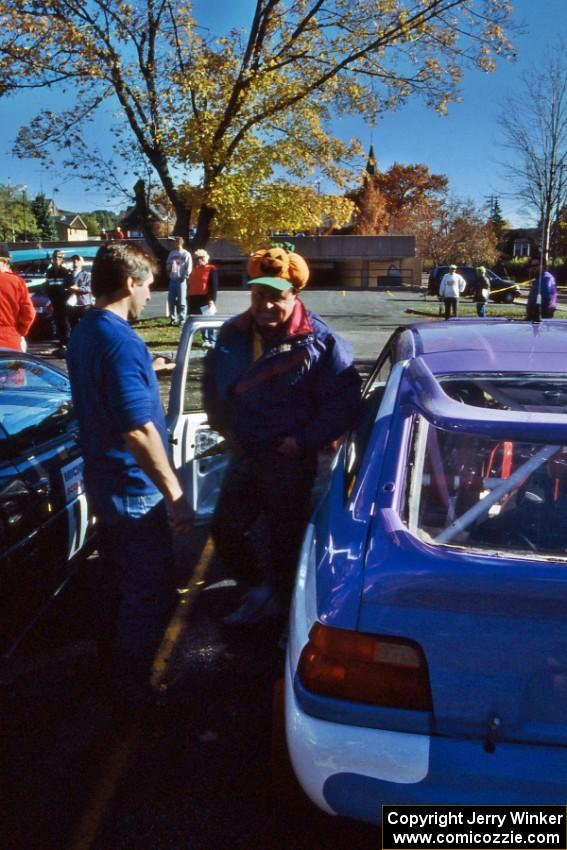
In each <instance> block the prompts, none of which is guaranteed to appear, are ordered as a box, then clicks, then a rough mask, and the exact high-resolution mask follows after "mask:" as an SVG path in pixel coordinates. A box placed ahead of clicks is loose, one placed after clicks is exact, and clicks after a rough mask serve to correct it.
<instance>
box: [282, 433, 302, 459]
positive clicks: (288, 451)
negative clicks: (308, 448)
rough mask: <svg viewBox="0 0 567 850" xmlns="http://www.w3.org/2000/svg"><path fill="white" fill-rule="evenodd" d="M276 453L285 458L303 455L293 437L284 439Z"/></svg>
mask: <svg viewBox="0 0 567 850" xmlns="http://www.w3.org/2000/svg"><path fill="white" fill-rule="evenodd" d="M276 451H277V452H278V454H280V455H285V457H301V455H302V454H303V452H302V451H301V449H300V448H299V446H298V445H297V440H296V439H295V437H284V438H283V440H282V441H281V443H280V444H279V446H278V447H277V449H276Z"/></svg>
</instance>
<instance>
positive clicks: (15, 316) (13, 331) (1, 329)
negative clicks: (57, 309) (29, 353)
mask: <svg viewBox="0 0 567 850" xmlns="http://www.w3.org/2000/svg"><path fill="white" fill-rule="evenodd" d="M34 319H35V310H34V306H33V304H32V302H31V298H30V294H29V292H28V288H27V286H26V284H25V281H24V280H23V279H22V278H21V277H19V275H17V274H14V273H13V272H11V271H10V252H9V251H8V250H7V249H6V248H5V247H4V246H0V348H14V349H16V351H23V350H24V346H23V345H22V337H24V336H25V335H26V334H27V333H28V331H29V329H30V328H31V326H32V324H33V320H34Z"/></svg>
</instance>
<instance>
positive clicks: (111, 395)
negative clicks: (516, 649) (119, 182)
mask: <svg viewBox="0 0 567 850" xmlns="http://www.w3.org/2000/svg"><path fill="white" fill-rule="evenodd" d="M155 271H156V265H155V262H154V260H153V259H152V257H150V255H149V254H147V253H146V252H145V251H144V250H143V248H141V247H140V246H138V245H131V244H128V243H126V242H122V243H116V242H114V243H110V244H109V245H106V246H104V247H102V248H100V250H99V251H98V253H97V255H96V258H95V260H94V264H93V270H92V290H93V293H94V295H95V299H96V300H95V305H94V306H93V307H91V309H90V310H89V311H88V312H87V313H86V315H85V316H84V318H83V319H82V320H81V321H80V322H79V324H78V325H77V326H76V328H75V329H74V331H73V334H72V336H71V341H70V345H69V355H68V366H69V377H70V379H71V388H72V392H73V401H74V404H75V410H76V413H77V417H78V420H79V429H80V438H81V445H82V451H83V458H84V462H85V467H84V473H85V486H86V490H87V493H88V494H89V496H90V498H91V500H92V504H93V508H94V511H95V513H96V515H97V518H98V521H99V553H100V577H99V593H100V600H99V602H98V605H97V610H98V611H99V613H100V616H101V622H100V624H99V629H100V637H101V645H102V644H103V643H104V642H106V644H107V646H106V653H105V654H106V655H107V657H108V658H109V659H110V661H111V672H112V674H113V676H112V681H113V683H114V685H115V687H116V688H117V689H118V691H119V694H121V695H123V696H124V697H125V698H127V699H128V698H132V699H136V698H138V697H141V696H144V695H145V694H146V693H147V692H148V691H147V687H148V683H149V674H150V671H151V664H152V660H153V658H154V655H155V652H156V650H157V648H158V646H159V644H160V641H161V638H162V635H163V630H164V627H165V625H166V623H167V621H168V617H169V615H170V611H171V608H172V604H173V603H174V601H175V589H174V575H173V550H172V536H171V529H173V531H185V530H187V529H188V527H189V524H190V511H189V508H188V505H187V502H186V501H185V498H184V496H183V493H182V490H181V486H180V484H179V481H178V479H177V476H176V474H175V472H174V470H173V469H172V467H171V465H170V463H169V460H168V454H167V432H166V428H165V420H164V414H163V408H162V404H161V401H160V396H159V389H158V384H157V380H156V377H155V374H154V371H153V369H152V362H151V357H150V354H149V352H148V349H147V348H146V346H145V344H144V343H143V342H142V340H141V339H140V337H139V336H138V335H137V334H136V333H135V332H134V331H133V330H132V328H131V327H130V325H129V323H128V319H136V318H139V317H140V315H141V314H142V311H143V309H144V307H145V305H146V303H147V302H148V301H149V300H150V286H151V285H152V282H153V279H154V274H155ZM168 518H169V523H168Z"/></svg>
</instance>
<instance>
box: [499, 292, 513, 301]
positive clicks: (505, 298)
mask: <svg viewBox="0 0 567 850" xmlns="http://www.w3.org/2000/svg"><path fill="white" fill-rule="evenodd" d="M514 298H515V293H514V292H512V291H510V292H505V293H504V296H503V298H502V301H503V302H504V304H512V303H513V301H514Z"/></svg>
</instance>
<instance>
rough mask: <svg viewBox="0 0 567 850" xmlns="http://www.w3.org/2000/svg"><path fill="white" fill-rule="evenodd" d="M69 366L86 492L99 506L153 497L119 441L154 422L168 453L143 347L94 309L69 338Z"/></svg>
mask: <svg viewBox="0 0 567 850" xmlns="http://www.w3.org/2000/svg"><path fill="white" fill-rule="evenodd" d="M67 363H68V368H69V377H70V379H71V389H72V393H73V402H74V405H75V411H76V414H77V418H78V420H79V429H80V435H81V445H82V450H83V457H84V461H85V484H86V486H87V490H88V491H89V492H90V493H91V494H92V495H93V496H94V498H95V500H96V501H97V502H98V503H99V504H100V503H101V502H102V503H104V502H106V501H108V500H109V499H111V497H112V496H113V495H125V494H137V495H141V494H150V493H157V492H158V490H157V488H156V486H155V484H153V482H152V481H150V479H149V478H148V476H147V475H146V474H145V472H143V471H142V470H141V469H140V467H139V466H138V464H137V463H136V461H135V460H134V457H133V456H132V455H131V454H130V452H129V451H128V449H127V448H126V444H125V442H124V439H123V437H122V435H123V434H125V433H126V432H128V431H131V430H133V429H134V428H137V427H140V426H142V425H146V424H147V423H148V422H153V423H154V425H155V426H156V428H157V429H158V431H159V433H160V435H161V437H162V440H163V444H164V446H165V447H166V450H167V432H166V427H165V418H164V413H163V407H162V404H161V399H160V395H159V387H158V382H157V379H156V376H155V372H154V370H153V368H152V361H151V357H150V353H149V351H148V349H147V348H146V346H145V344H144V343H143V342H142V340H141V339H140V337H139V336H138V335H137V334H136V333H135V332H134V331H133V330H132V328H131V327H130V325H129V324H128V322H126V321H125V320H124V319H121V318H120V317H119V316H117V315H116V314H114V313H112V312H110V311H109V310H104V309H100V308H98V307H92V308H91V309H90V310H89V311H88V312H87V313H86V315H85V316H84V318H83V319H81V321H80V322H79V323H78V325H77V326H76V328H75V330H74V331H73V333H72V335H71V339H70V342H69V350H68V354H67Z"/></svg>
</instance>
